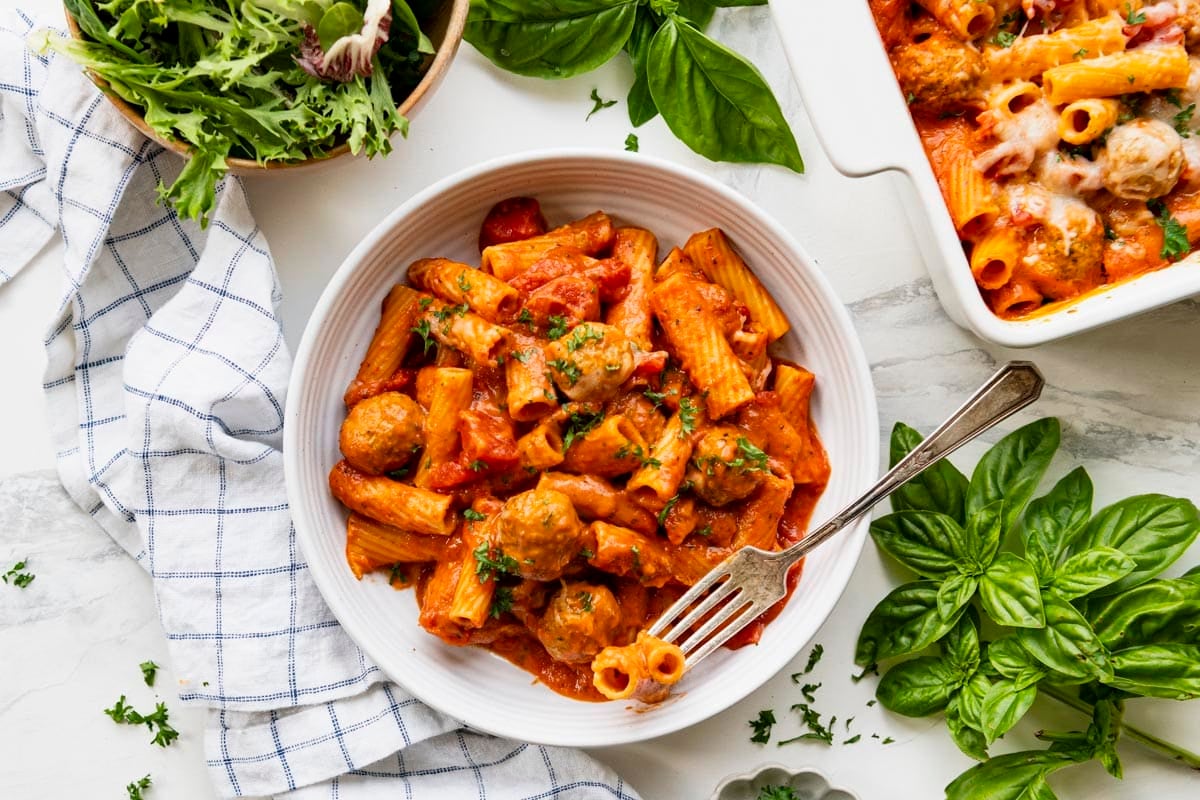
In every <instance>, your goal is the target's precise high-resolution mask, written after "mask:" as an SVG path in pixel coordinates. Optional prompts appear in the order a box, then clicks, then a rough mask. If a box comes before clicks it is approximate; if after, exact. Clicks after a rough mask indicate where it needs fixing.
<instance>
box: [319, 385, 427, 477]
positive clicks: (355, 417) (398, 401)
mask: <svg viewBox="0 0 1200 800" xmlns="http://www.w3.org/2000/svg"><path fill="white" fill-rule="evenodd" d="M424 424H425V412H424V411H423V410H422V409H421V407H420V406H419V405H417V401H416V400H413V399H412V398H411V397H409V396H408V395H406V394H401V393H400V392H384V393H383V394H377V395H375V396H374V397H368V398H367V399H365V400H362V401H360V402H358V403H355V404H354V407H353V408H351V409H350V413H349V414H347V415H346V421H345V422H343V423H342V431H341V434H340V435H339V437H338V444H339V445H340V446H341V448H342V454H343V455H345V456H346V460H347V461H349V462H350V464H351V465H353V466H354V468H355V469H357V470H359V471H361V472H366V473H369V474H371V475H382V474H383V473H385V472H391V471H392V470H396V469H400V468H401V467H403V466H404V465H405V464H407V463H408V461H409V459H411V458H412V456H413V453H415V452H416V451H417V450H419V449H420V448H421V445H422V444H423V443H424V440H423V438H422V435H421V428H422V426H423V425H424Z"/></svg>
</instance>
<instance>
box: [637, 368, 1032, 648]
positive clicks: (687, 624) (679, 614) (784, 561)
mask: <svg viewBox="0 0 1200 800" xmlns="http://www.w3.org/2000/svg"><path fill="white" fill-rule="evenodd" d="M1043 385H1044V381H1043V379H1042V374H1041V373H1040V372H1038V369H1037V367H1036V366H1034V365H1033V364H1032V363H1031V362H1028V361H1010V362H1009V363H1008V364H1006V365H1004V366H1003V367H1001V368H1000V370H999V371H998V372H996V374H995V375H993V376H992V377H991V378H990V379H988V381H987V383H985V384H984V385H983V386H981V387H980V388H979V390H978V391H977V392H975V394H974V395H973V396H972V397H971V399H970V400H968V401H967V402H966V403H964V404H963V405H962V407H961V408H959V409H958V410H957V411H955V412H954V413H953V414H951V415H950V417H949V419H947V420H946V421H945V422H943V423H942V424H941V426H940V427H939V428H938V429H937V430H935V431H934V432H933V433H931V434H930V435H929V437H928V438H926V439H925V440H924V441H922V442H921V443H920V444H918V445H917V446H916V447H915V448H913V450H912V452H911V453H909V454H908V455H907V456H905V457H904V458H903V459H901V460H900V462H899V463H898V464H896V466H895V467H893V468H892V469H891V470H889V471H888V473H887V474H886V475H884V476H883V477H882V478H880V479H879V481H878V483H876V484H875V485H874V486H872V487H871V488H870V489H868V490H867V491H866V492H865V493H864V494H863V495H862V496H861V497H859V498H858V499H857V500H855V501H854V502H853V503H851V504H850V505H848V506H846V507H845V508H844V509H842V510H841V511H840V512H838V513H837V514H836V515H834V517H833V519H831V520H829V521H828V522H826V523H825V524H824V525H822V526H821V527H820V528H818V529H817V530H815V531H813V532H812V533H810V534H808V535H806V536H805V537H804V538H803V539H802V540H800V541H799V542H797V543H796V544H794V545H792V546H791V547H789V548H787V549H786V550H780V551H777V552H770V551H767V550H761V549H759V548H757V547H743V548H742V549H740V550H738V551H737V552H736V553H734V554H733V555H731V556H729V558H727V559H725V560H724V561H722V562H721V563H720V564H718V565H717V566H716V567H714V568H713V570H712V571H711V572H709V573H708V574H707V575H705V576H704V577H703V578H701V579H700V580H699V581H698V582H697V583H696V585H695V586H693V587H692V588H691V589H689V590H688V591H687V592H686V593H684V595H683V597H680V598H679V600H677V601H676V602H675V604H674V605H672V606H671V607H670V608H668V609H667V610H666V611H665V612H663V615H662V616H661V617H659V618H658V620H657V621H656V622H655V623H654V625H652V626H651V627H650V630H649V631H648V633H649V634H650V635H651V636H657V637H658V638H660V639H663V640H664V641H667V642H674V643H676V644H678V645H679V647H680V648H681V649H682V650H683V654H684V657H685V663H686V664H687V668H688V669H691V668H692V667H694V666H696V664H698V663H699V662H700V660H701V659H703V658H704V657H705V656H707V655H708V654H709V653H711V652H712V651H713V650H716V649H717V648H718V647H720V646H721V645H722V644H724V643H725V642H726V641H728V640H729V638H730V637H731V636H733V635H734V634H735V633H737V632H738V631H740V630H741V629H742V628H744V627H745V626H746V625H747V624H748V623H749V622H750V621H751V620H753V619H754V618H755V617H757V616H758V615H759V614H761V613H762V612H764V611H766V610H767V609H768V608H770V607H771V606H772V605H773V604H774V603H776V602H778V601H779V600H780V599H782V598H783V597H784V596H785V595H786V594H787V585H786V580H787V572H788V568H789V567H791V566H792V565H793V564H795V563H796V562H797V561H799V560H800V559H801V558H803V557H804V556H805V555H806V554H807V553H809V552H810V551H811V550H813V549H814V548H816V547H818V546H819V545H821V544H822V543H823V542H825V541H826V540H828V539H830V538H831V537H832V536H833V535H834V534H836V533H839V532H840V531H841V530H842V529H843V528H845V527H846V526H847V525H849V524H850V523H851V522H853V521H854V520H856V519H858V518H859V517H860V516H862V515H863V514H864V513H866V512H867V511H869V510H870V509H871V508H872V507H873V506H874V505H875V504H876V503H878V502H879V501H880V500H882V499H883V498H885V497H887V496H888V495H889V494H891V493H892V492H894V491H895V490H896V489H897V488H899V487H900V486H901V485H902V484H903V483H904V482H905V481H907V480H909V479H910V478H912V477H913V476H915V475H916V474H917V473H919V472H920V471H921V470H923V469H925V468H926V467H928V466H929V465H931V464H933V463H935V462H936V461H939V460H940V459H942V458H944V457H945V456H947V455H949V454H950V453H952V452H954V451H955V450H956V449H958V448H959V447H960V446H962V445H964V444H966V443H967V442H969V441H971V440H972V439H974V438H975V437H976V436H978V435H979V434H981V433H983V432H984V431H986V430H987V429H988V428H990V427H992V426H993V425H995V424H996V423H998V422H1000V421H1001V420H1004V419H1007V418H1008V417H1009V416H1011V415H1012V414H1014V413H1016V412H1017V411H1020V410H1021V409H1022V408H1024V407H1025V406H1027V405H1029V404H1030V403H1032V402H1033V401H1034V400H1036V399H1037V398H1038V397H1039V396H1040V395H1041V393H1042V386H1043ZM714 587H716V588H714ZM710 590H711V591H710ZM706 614H711V616H710V617H709V618H708V619H705V620H704V623H703V624H702V625H700V627H698V628H696V630H694V631H691V628H692V627H693V626H695V625H696V623H697V622H699V621H700V620H702V619H704V617H705V615H706ZM689 631H690V633H689ZM685 634H686V637H685Z"/></svg>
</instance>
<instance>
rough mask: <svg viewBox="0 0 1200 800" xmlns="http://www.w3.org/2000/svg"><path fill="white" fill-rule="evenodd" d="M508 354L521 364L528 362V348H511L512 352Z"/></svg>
mask: <svg viewBox="0 0 1200 800" xmlns="http://www.w3.org/2000/svg"><path fill="white" fill-rule="evenodd" d="M509 355H510V356H512V357H513V358H515V359H516V360H517V361H520V362H521V363H522V364H526V363H528V362H529V351H528V350H513V351H512V352H510V353H509Z"/></svg>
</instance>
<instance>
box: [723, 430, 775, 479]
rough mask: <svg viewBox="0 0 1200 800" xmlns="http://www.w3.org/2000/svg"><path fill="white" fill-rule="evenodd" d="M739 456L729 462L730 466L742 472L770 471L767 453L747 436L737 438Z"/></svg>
mask: <svg viewBox="0 0 1200 800" xmlns="http://www.w3.org/2000/svg"><path fill="white" fill-rule="evenodd" d="M737 448H738V457H737V458H735V459H734V460H733V461H730V462H729V466H731V467H733V468H734V469H740V470H741V471H742V472H768V471H769V470H770V467H768V466H767V454H766V453H764V452H763V451H762V450H760V449H759V448H758V447H757V446H756V445H755V444H754V442H752V441H750V440H749V439H747V438H746V437H745V436H739V437H738V439H737Z"/></svg>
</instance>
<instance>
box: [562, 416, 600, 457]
mask: <svg viewBox="0 0 1200 800" xmlns="http://www.w3.org/2000/svg"><path fill="white" fill-rule="evenodd" d="M603 421H604V412H603V411H598V412H596V413H595V414H586V413H582V412H579V411H572V412H571V415H570V416H569V417H567V432H566V433H564V434H563V452H564V453H565V452H567V450H569V449H570V447H571V442H573V441H575V440H576V439H578V438H580V437H581V436H583V435H585V434H586V433H588V432H589V431H590V430H592V429H593V428H595V427H596V426H597V425H599V424H600V423H601V422H603Z"/></svg>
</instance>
